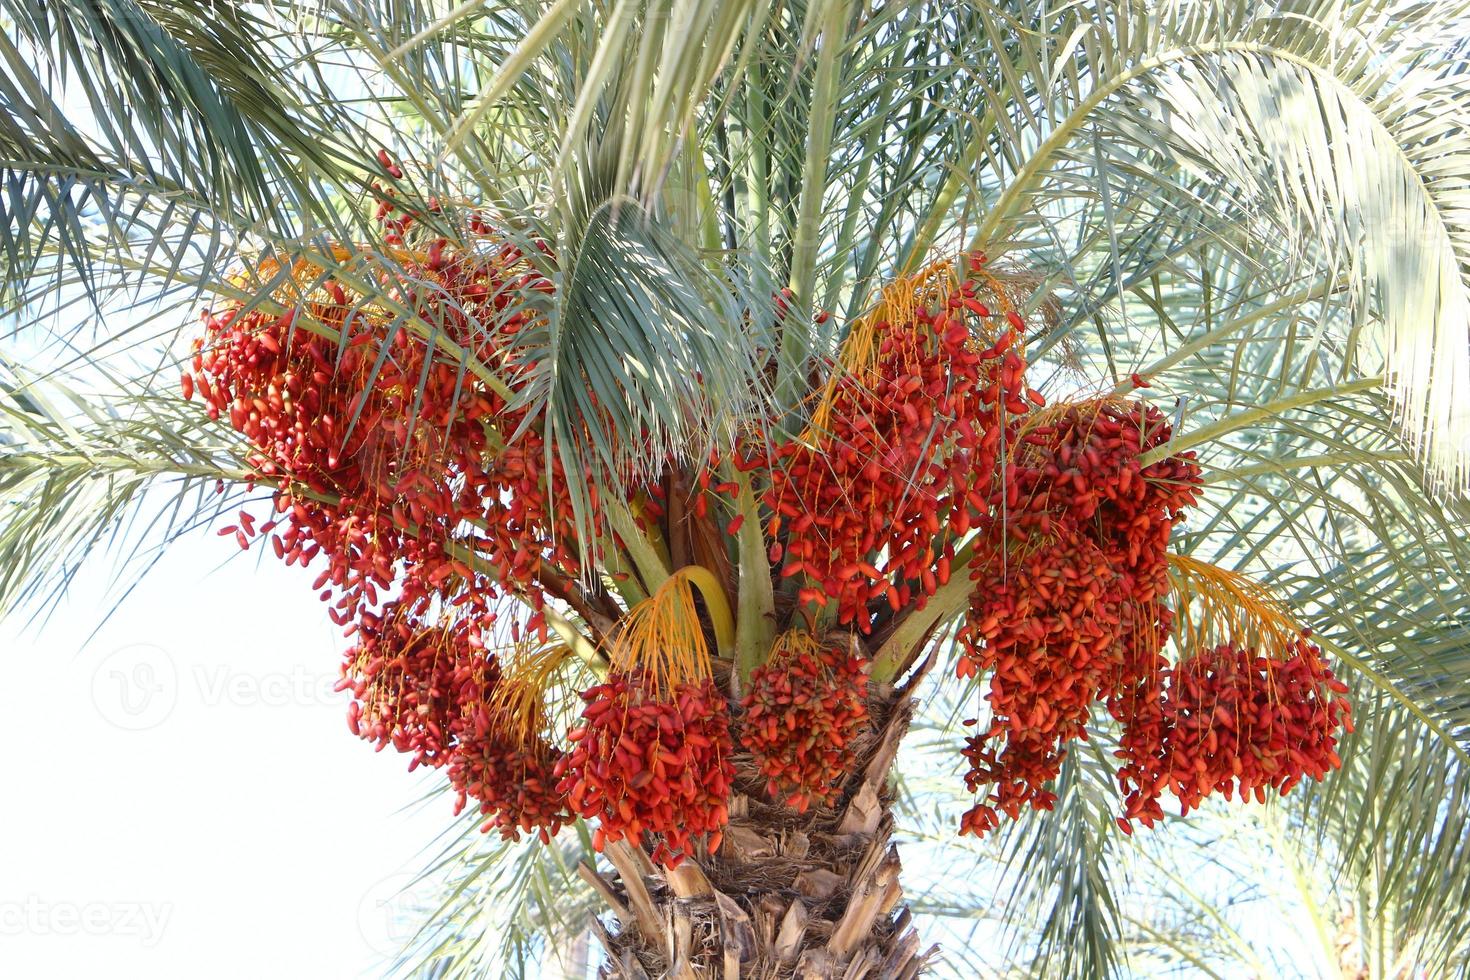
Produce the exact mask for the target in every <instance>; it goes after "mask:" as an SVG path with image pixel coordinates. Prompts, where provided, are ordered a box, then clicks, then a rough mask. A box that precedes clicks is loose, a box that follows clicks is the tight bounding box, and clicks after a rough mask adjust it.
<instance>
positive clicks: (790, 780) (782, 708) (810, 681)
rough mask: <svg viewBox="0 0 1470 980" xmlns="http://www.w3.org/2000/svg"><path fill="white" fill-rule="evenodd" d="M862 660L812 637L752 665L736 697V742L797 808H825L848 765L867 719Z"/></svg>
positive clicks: (771, 789)
mask: <svg viewBox="0 0 1470 980" xmlns="http://www.w3.org/2000/svg"><path fill="white" fill-rule="evenodd" d="M867 698H868V674H867V667H866V664H865V663H864V662H863V661H862V660H860V659H858V658H856V657H854V656H852V655H851V654H850V653H848V652H846V651H845V650H843V649H842V648H840V647H837V646H829V645H823V644H819V643H817V642H815V641H813V642H811V643H810V644H802V645H801V647H800V648H797V649H790V650H783V649H782V648H781V647H780V646H779V645H778V648H777V650H776V652H775V654H774V655H773V656H772V658H771V659H770V660H769V661H768V662H767V663H765V664H763V665H761V666H760V667H758V668H756V670H755V671H754V672H753V673H752V675H751V678H750V691H749V692H748V693H747V694H746V695H745V697H744V698H743V699H742V701H741V707H742V708H744V709H745V716H744V719H743V724H742V727H741V742H742V744H744V746H745V748H746V749H747V750H749V751H750V753H751V755H752V756H753V757H754V761H755V765H756V768H757V769H758V770H759V772H760V773H761V775H763V776H765V777H766V779H767V783H766V791H767V792H768V793H769V794H770V795H771V796H772V797H773V798H775V799H779V800H784V801H785V803H786V805H787V806H790V807H792V808H793V809H795V810H796V811H797V812H798V813H801V812H805V810H806V809H807V808H808V807H809V806H811V805H812V804H813V803H815V804H816V805H818V806H830V805H831V804H833V803H835V802H837V799H838V797H839V796H840V795H841V792H842V781H843V779H844V778H845V777H846V776H847V775H848V773H849V772H850V771H851V768H852V762H853V757H852V748H853V740H854V739H855V738H856V737H857V736H858V735H859V734H860V733H861V732H862V731H863V730H864V729H865V728H866V727H867V723H868V703H867Z"/></svg>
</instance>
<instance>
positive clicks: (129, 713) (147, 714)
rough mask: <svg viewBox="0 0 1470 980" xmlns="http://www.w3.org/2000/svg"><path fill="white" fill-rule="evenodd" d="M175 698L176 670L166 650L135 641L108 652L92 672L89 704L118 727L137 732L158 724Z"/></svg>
mask: <svg viewBox="0 0 1470 980" xmlns="http://www.w3.org/2000/svg"><path fill="white" fill-rule="evenodd" d="M178 700H179V672H178V668H176V667H175V666H174V660H173V658H172V657H170V656H169V655H168V651H166V650H164V649H163V648H162V647H157V646H153V645H152V644H149V643H136V644H133V645H131V646H125V647H121V648H119V649H117V650H114V651H112V653H110V654H108V655H107V656H106V657H104V658H102V662H101V663H99V664H98V665H97V669H96V670H94V671H93V672H92V703H93V704H95V705H96V706H97V711H98V713H99V714H101V715H102V717H104V718H106V719H107V720H108V721H110V722H112V724H114V725H116V726H117V727H118V728H124V729H127V730H128V731H134V732H139V731H143V730H144V729H148V728H152V727H154V726H155V725H158V724H159V723H161V722H162V721H163V720H164V719H165V718H167V717H168V716H169V714H171V713H172V712H173V710H174V705H175V704H176V703H178Z"/></svg>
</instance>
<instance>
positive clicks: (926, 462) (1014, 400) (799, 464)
mask: <svg viewBox="0 0 1470 980" xmlns="http://www.w3.org/2000/svg"><path fill="white" fill-rule="evenodd" d="M967 262H968V268H969V271H970V272H972V273H973V272H978V271H979V270H980V269H981V268H982V266H983V263H984V257H983V256H981V255H979V254H978V253H977V254H975V255H972V256H970V257H969V258H968V260H967ZM935 283H942V285H941V286H936V285H934V284H935ZM978 295H979V287H977V285H976V281H975V280H974V279H973V278H971V277H968V276H962V277H960V278H958V279H955V278H953V277H952V274H951V272H950V271H949V270H948V269H947V268H946V269H945V270H944V272H943V273H942V274H941V275H940V276H938V277H934V278H931V280H930V281H929V286H927V287H923V288H921V289H920V291H919V293H918V295H916V296H910V297H909V299H908V301H907V302H903V303H899V302H889V303H888V304H887V305H885V306H884V307H881V308H880V310H879V312H878V314H875V316H886V317H887V318H886V319H876V320H874V322H873V323H872V325H871V330H870V331H869V333H868V335H867V337H866V342H867V343H868V345H869V346H872V347H874V348H875V350H874V351H872V357H871V358H868V359H866V360H867V362H868V363H864V364H862V365H861V366H857V367H853V366H848V368H846V369H844V368H843V367H840V366H839V367H835V368H834V371H836V372H837V373H836V374H835V376H834V378H833V380H832V382H831V386H830V388H829V389H828V391H827V392H826V394H825V396H824V403H823V406H822V407H821V409H820V410H819V411H818V412H816V413H815V417H814V422H813V425H812V428H811V431H810V432H809V433H808V434H807V436H806V437H805V438H802V439H796V440H791V441H788V442H785V443H782V444H780V445H779V446H776V447H775V448H774V449H765V450H762V451H761V452H759V453H757V454H756V455H755V456H754V457H753V458H752V459H751V460H750V465H752V466H759V467H761V468H763V469H765V470H767V471H768V472H769V474H770V485H769V487H768V488H767V489H766V491H765V493H764V495H763V496H762V503H763V504H764V505H765V506H766V508H767V509H768V510H769V512H770V514H771V518H770V525H769V529H768V530H769V535H770V537H771V538H772V539H780V537H781V536H782V534H783V532H784V535H785V544H784V546H782V545H780V544H779V543H778V544H777V545H776V546H775V547H773V548H772V553H771V561H772V563H773V564H780V563H782V561H783V558H784V565H783V566H782V570H781V574H782V576H784V577H788V578H789V577H791V576H795V575H801V576H803V580H802V581H803V582H804V583H805V584H804V586H803V587H802V588H801V589H800V590H799V592H798V597H799V599H800V601H801V602H803V603H812V604H814V605H816V606H827V605H828V604H835V605H836V611H837V617H836V618H837V621H838V622H839V623H840V624H842V625H844V626H848V625H851V626H852V627H854V628H856V629H857V630H859V631H861V632H863V633H867V632H871V630H872V628H873V625H874V622H873V616H872V610H870V606H871V607H873V609H875V610H882V608H883V605H884V604H886V606H887V607H888V608H889V609H891V610H892V611H897V610H900V609H903V608H905V607H908V606H909V605H910V604H911V603H913V604H915V605H916V606H918V607H922V606H923V605H924V603H925V602H927V600H928V597H929V596H931V595H933V594H934V592H935V590H936V589H937V588H938V587H939V586H941V585H943V584H945V583H946V582H947V581H948V579H949V575H950V563H951V561H952V560H953V558H954V552H953V545H952V543H951V542H952V540H953V536H956V535H963V534H965V533H966V532H967V531H968V530H969V529H970V528H971V527H972V526H973V525H974V524H975V523H976V521H977V519H978V518H979V517H980V515H982V514H983V513H984V512H985V506H984V505H985V500H986V496H987V494H988V492H989V490H990V485H991V481H992V477H993V474H994V472H995V460H996V457H997V455H998V453H999V450H1000V447H1001V444H1002V441H1003V439H1002V430H1003V428H1004V426H1005V425H1006V422H1007V419H1008V417H1009V416H1013V415H1019V414H1021V413H1024V412H1025V411H1027V409H1028V408H1029V407H1031V406H1032V405H1033V404H1040V403H1041V402H1042V399H1041V396H1040V395H1039V394H1037V393H1035V392H1032V391H1028V390H1027V389H1026V386H1025V381H1024V376H1025V361H1024V359H1023V358H1022V356H1021V352H1020V350H1019V344H1018V338H1019V336H1020V331H1021V330H1022V329H1023V326H1024V324H1023V321H1022V320H1021V317H1020V316H1019V315H1018V314H1016V313H1015V312H1014V311H1008V312H1007V313H1006V314H1005V316H1004V317H1001V315H1000V314H996V313H992V312H991V310H990V308H989V307H988V306H987V305H986V304H985V303H984V302H982V301H981V299H980V298H978ZM995 321H999V322H1000V323H1003V324H1004V326H1003V327H997V326H995ZM977 335H979V336H987V337H991V338H994V342H993V343H991V344H990V345H989V346H983V345H982V344H981V343H980V342H978V341H977V340H976V339H975V337H976V336H977ZM858 346H861V344H859V345H858ZM859 359H860V360H862V358H859Z"/></svg>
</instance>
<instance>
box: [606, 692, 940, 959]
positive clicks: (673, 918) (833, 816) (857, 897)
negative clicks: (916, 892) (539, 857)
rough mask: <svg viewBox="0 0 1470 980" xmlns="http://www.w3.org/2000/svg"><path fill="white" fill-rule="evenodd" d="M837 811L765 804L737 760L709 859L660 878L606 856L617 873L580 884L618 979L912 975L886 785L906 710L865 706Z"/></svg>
mask: <svg viewBox="0 0 1470 980" xmlns="http://www.w3.org/2000/svg"><path fill="white" fill-rule="evenodd" d="M874 711H875V714H874V725H873V728H872V733H871V735H870V736H869V738H868V739H866V742H865V744H864V745H863V746H862V747H861V749H860V750H859V751H858V752H857V753H856V758H857V760H858V762H857V764H856V765H855V766H854V767H853V771H852V774H851V776H850V777H849V779H848V782H847V785H846V786H845V787H844V790H845V791H844V794H843V799H842V801H841V803H839V804H838V805H837V806H835V807H830V808H823V809H820V810H812V811H810V812H807V813H805V814H798V813H796V812H794V811H793V810H791V809H789V808H786V807H784V806H779V805H776V804H773V803H772V802H770V801H769V800H768V799H767V797H766V795H765V793H764V792H763V789H764V785H765V781H764V779H763V778H761V777H760V776H758V775H757V774H756V773H755V772H754V770H753V768H752V767H751V766H750V764H749V760H748V759H737V760H736V765H737V772H738V776H737V782H736V786H737V791H736V793H735V794H734V796H733V797H732V799H731V802H730V822H729V825H728V827H726V829H725V834H724V839H723V842H722V843H721V844H720V846H719V848H718V849H717V850H716V852H715V853H714V854H702V855H700V857H699V858H698V860H697V861H695V860H688V861H685V862H684V863H683V864H682V865H681V866H680V867H678V868H677V869H675V870H673V871H668V870H665V869H663V868H660V867H657V866H656V865H654V863H653V862H652V861H651V860H649V858H648V855H647V854H646V853H645V852H644V851H642V850H640V849H639V848H637V847H636V846H633V845H631V844H629V843H627V842H621V843H618V844H612V845H609V846H608V848H607V851H606V855H605V856H606V857H607V858H608V859H609V861H610V862H611V863H612V865H613V867H614V868H615V869H616V875H613V876H606V875H602V874H599V873H598V872H597V871H595V870H594V869H593V868H591V867H590V866H586V865H584V866H583V867H582V869H581V870H582V874H583V876H584V877H585V878H587V880H588V881H589V882H590V883H591V884H592V886H593V887H594V888H595V889H596V890H597V891H598V892H599V893H600V894H601V895H602V897H603V898H604V899H605V900H606V901H607V903H608V905H609V906H611V908H612V910H613V919H614V920H615V921H614V924H613V928H609V927H608V925H607V924H605V923H603V922H601V921H598V922H597V923H596V925H595V928H596V930H597V932H598V934H599V936H600V937H601V939H602V942H603V945H604V947H605V948H606V951H607V959H606V962H605V964H604V966H603V968H602V976H603V977H606V978H610V980H611V978H617V980H644V978H648V980H655V978H661V977H671V978H677V980H690V978H700V980H704V978H720V980H735V978H755V980H775V978H786V977H797V978H802V980H859V978H885V980H886V978H907V977H913V976H917V975H918V974H919V973H920V972H921V971H922V969H923V967H924V964H925V963H926V962H927V961H928V960H929V958H930V957H932V956H933V954H934V952H935V950H934V949H930V950H929V951H928V952H925V953H922V954H921V953H920V951H919V937H918V934H917V933H916V932H915V931H914V930H913V928H912V927H911V926H910V916H909V912H908V910H907V909H905V908H900V907H899V900H900V898H901V897H902V894H903V891H902V888H901V887H900V884H899V871H900V864H899V858H898V849H897V847H896V846H895V845H894V844H893V843H892V841H891V837H892V833H893V818H892V815H891V813H890V805H891V802H892V799H891V796H890V792H889V788H888V775H889V771H890V770H891V769H892V766H893V760H894V756H895V755H896V753H897V749H898V742H899V739H900V738H901V737H902V736H903V733H904V731H905V730H906V729H907V727H908V724H909V720H910V718H911V716H912V713H913V702H912V701H911V700H910V699H909V698H908V696H907V694H902V695H899V696H896V697H894V698H892V699H891V700H889V701H888V702H887V703H885V704H882V705H875V706H874Z"/></svg>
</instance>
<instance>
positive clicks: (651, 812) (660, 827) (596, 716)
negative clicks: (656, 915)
mask: <svg viewBox="0 0 1470 980" xmlns="http://www.w3.org/2000/svg"><path fill="white" fill-rule="evenodd" d="M582 699H583V700H584V701H585V702H586V707H585V708H583V710H582V721H581V723H580V724H579V725H578V726H577V727H576V728H573V729H572V730H571V731H570V732H569V733H568V735H567V737H568V739H570V740H571V742H572V743H573V744H572V750H571V751H570V752H569V753H568V754H567V755H566V756H565V757H564V758H562V759H561V760H560V761H559V762H558V763H557V766H556V774H557V776H559V777H560V779H561V781H560V783H559V788H560V790H561V791H562V792H563V793H565V794H566V796H567V799H568V802H569V803H570V805H571V808H572V810H574V811H575V812H576V813H579V814H581V815H582V816H583V817H587V818H594V817H595V818H597V820H598V821H599V826H598V828H597V830H596V831H595V832H594V834H593V838H592V840H593V845H594V847H596V849H597V850H599V851H600V850H602V848H603V847H604V846H605V845H606V844H609V843H615V842H617V841H620V840H624V839H627V840H631V841H633V842H635V843H639V844H641V843H643V841H644V838H645V837H647V838H649V839H650V840H651V842H652V843H653V852H652V853H653V859H654V860H655V861H657V862H659V863H661V864H663V865H665V866H666V867H669V868H675V867H678V865H679V864H680V863H681V862H682V861H683V860H684V859H685V858H686V857H689V856H690V855H691V854H692V853H693V852H694V848H695V838H696V837H699V836H700V835H703V834H708V835H709V836H708V838H707V839H706V845H705V846H706V847H707V848H708V850H709V851H711V852H713V851H714V850H715V849H716V848H718V847H719V845H720V840H721V838H722V836H723V834H724V826H725V823H726V821H727V820H728V819H729V796H730V785H731V783H732V782H733V781H734V778H735V767H734V764H733V763H732V761H731V756H732V754H733V750H734V746H733V745H732V744H731V739H730V712H729V707H728V706H727V704H726V702H725V697H724V695H723V694H722V693H720V691H719V690H718V689H716V687H715V685H714V682H713V681H711V680H704V681H701V682H698V683H686V684H681V685H678V686H677V687H676V688H675V689H674V690H673V691H672V693H671V694H670V696H669V699H667V700H665V699H660V698H658V697H657V696H655V695H654V694H652V693H651V692H650V690H649V685H647V684H645V683H644V681H643V679H642V678H640V677H638V676H629V675H626V674H614V675H613V676H611V677H610V678H609V679H608V681H607V682H606V683H605V684H599V685H597V686H595V687H593V688H591V689H589V690H587V691H585V692H583V694H582Z"/></svg>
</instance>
